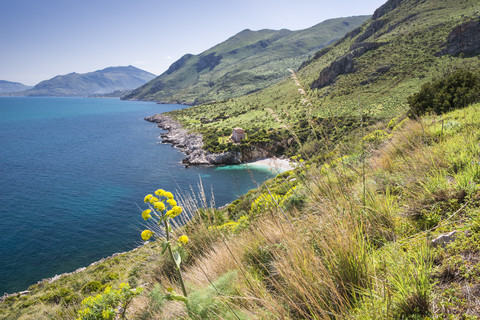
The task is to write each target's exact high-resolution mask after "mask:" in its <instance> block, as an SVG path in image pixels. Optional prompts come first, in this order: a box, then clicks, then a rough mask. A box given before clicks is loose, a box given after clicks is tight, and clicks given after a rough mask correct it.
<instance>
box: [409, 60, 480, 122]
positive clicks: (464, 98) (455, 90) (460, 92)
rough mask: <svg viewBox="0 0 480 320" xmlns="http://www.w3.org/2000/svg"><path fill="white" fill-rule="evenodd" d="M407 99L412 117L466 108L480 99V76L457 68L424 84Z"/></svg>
mask: <svg viewBox="0 0 480 320" xmlns="http://www.w3.org/2000/svg"><path fill="white" fill-rule="evenodd" d="M407 101H408V104H409V105H410V111H409V116H410V117H412V116H421V115H423V114H425V113H428V112H433V113H436V114H443V113H445V112H448V111H451V110H455V109H461V108H464V107H466V106H468V105H469V104H472V103H475V102H477V101H480V76H479V75H478V73H473V72H471V71H469V70H465V69H459V70H456V71H455V72H452V73H450V74H447V75H446V76H444V77H442V78H439V79H434V80H432V81H431V82H428V83H426V84H424V85H423V86H422V88H421V89H420V91H419V92H417V93H415V94H413V95H411V96H409V97H408V98H407Z"/></svg>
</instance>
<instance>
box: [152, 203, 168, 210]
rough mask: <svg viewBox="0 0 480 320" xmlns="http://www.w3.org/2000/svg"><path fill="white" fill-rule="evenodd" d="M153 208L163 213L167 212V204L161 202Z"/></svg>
mask: <svg viewBox="0 0 480 320" xmlns="http://www.w3.org/2000/svg"><path fill="white" fill-rule="evenodd" d="M153 207H154V208H155V209H157V210H158V211H163V210H165V203H163V202H161V201H157V202H155V203H154V204H153Z"/></svg>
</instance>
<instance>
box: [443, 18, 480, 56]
mask: <svg viewBox="0 0 480 320" xmlns="http://www.w3.org/2000/svg"><path fill="white" fill-rule="evenodd" d="M460 53H463V54H464V55H465V56H476V55H478V54H480V17H479V18H476V19H473V20H471V21H468V22H465V23H463V24H461V25H459V26H458V27H456V28H454V29H453V30H452V32H451V33H450V34H449V35H448V38H447V44H446V47H445V49H443V50H442V52H441V55H444V54H449V55H452V56H458V55H459V54H460Z"/></svg>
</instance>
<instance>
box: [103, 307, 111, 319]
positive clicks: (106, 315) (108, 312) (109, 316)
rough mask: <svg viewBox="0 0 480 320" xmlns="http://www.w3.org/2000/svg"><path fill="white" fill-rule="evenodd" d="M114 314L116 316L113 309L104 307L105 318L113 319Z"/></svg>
mask: <svg viewBox="0 0 480 320" xmlns="http://www.w3.org/2000/svg"><path fill="white" fill-rule="evenodd" d="M113 316H114V313H113V310H110V309H109V310H107V309H104V310H103V311H102V317H103V319H113Z"/></svg>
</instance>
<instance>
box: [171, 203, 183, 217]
mask: <svg viewBox="0 0 480 320" xmlns="http://www.w3.org/2000/svg"><path fill="white" fill-rule="evenodd" d="M172 211H173V213H174V214H175V217H176V216H178V215H179V214H180V213H182V208H180V207H179V206H174V207H173V208H172Z"/></svg>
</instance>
